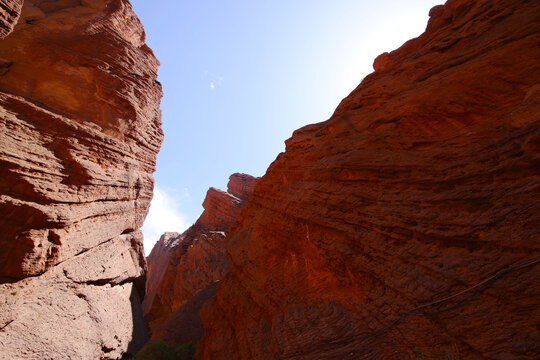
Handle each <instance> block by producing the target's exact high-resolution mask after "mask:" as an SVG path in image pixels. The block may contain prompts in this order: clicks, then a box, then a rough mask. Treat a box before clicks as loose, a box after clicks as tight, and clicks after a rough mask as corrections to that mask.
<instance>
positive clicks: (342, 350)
mask: <svg viewBox="0 0 540 360" xmlns="http://www.w3.org/2000/svg"><path fill="white" fill-rule="evenodd" d="M539 14H540V3H539V2H538V1H533V0H525V1H514V0H484V1H480V0H479V1H470V0H450V1H448V2H447V3H446V4H445V5H444V6H437V7H435V8H433V9H432V10H431V12H430V16H431V18H430V21H429V24H428V26H427V29H426V32H425V33H424V34H422V35H421V36H420V37H418V38H416V39H413V40H411V41H409V42H407V43H405V44H404V45H403V46H402V47H401V48H399V49H398V50H395V51H393V52H391V53H386V54H383V55H381V56H380V57H378V58H377V59H376V60H375V64H374V68H375V70H376V71H375V72H374V73H373V74H371V75H369V76H367V77H366V78H365V79H364V80H363V81H362V83H361V84H360V85H359V86H358V88H356V89H355V90H354V91H353V92H352V93H351V94H350V95H349V96H348V97H347V98H345V99H344V100H343V101H342V102H341V104H340V105H339V106H338V108H337V109H336V111H335V113H334V114H333V115H332V117H331V118H330V119H329V120H328V121H325V122H322V123H318V124H313V125H309V126H306V127H304V128H302V129H300V130H297V131H295V132H294V134H293V136H292V138H290V139H289V140H287V141H286V151H285V153H282V154H280V155H279V156H278V158H277V159H276V160H275V161H274V163H273V164H272V165H271V166H270V168H269V169H268V171H267V173H266V175H265V176H264V177H263V178H261V180H259V182H258V183H257V187H256V189H255V191H254V193H253V195H252V196H251V198H250V200H249V202H248V203H247V204H246V206H245V207H244V209H243V210H242V213H241V214H240V215H239V217H238V219H237V221H236V222H235V224H234V225H233V226H232V228H231V229H230V240H229V246H228V254H229V257H230V260H231V270H230V271H229V273H228V274H227V275H226V276H225V278H224V279H223V280H221V281H220V282H219V284H218V286H217V291H216V295H215V296H214V297H213V298H212V299H211V300H210V301H209V302H208V303H207V304H206V305H205V306H204V307H203V310H202V311H201V317H202V319H203V323H204V328H205V333H204V336H203V338H202V340H201V342H200V343H199V346H198V348H197V356H196V357H197V358H198V359H213V360H217V359H250V360H253V359H370V360H373V359H396V360H397V359H407V358H416V357H417V356H416V355H415V353H414V352H415V349H416V351H417V352H419V353H422V354H425V355H426V356H430V357H433V358H445V356H446V352H447V351H450V352H451V353H452V355H453V356H455V357H456V358H460V359H486V358H489V359H510V358H512V359H514V358H515V359H534V358H536V357H537V356H538V354H539V353H540V347H539V344H540V341H539V339H540V334H539V332H538V328H537V319H538V318H540V306H539V305H540V304H539V302H538V300H539V299H540V292H539V290H540V288H539V287H538V265H537V264H538V263H537V262H535V263H534V264H533V263H530V264H532V265H529V266H527V267H524V268H522V269H521V270H519V271H513V272H507V273H505V275H504V276H496V277H495V279H496V281H489V282H485V283H482V282H483V281H484V280H486V279H490V278H491V279H494V278H493V276H494V275H496V274H498V272H499V271H501V270H503V269H506V268H509V267H512V266H515V265H518V264H522V263H525V262H527V261H529V260H534V259H538V258H540V241H539V240H540V236H539V233H540V231H539V228H538V224H540V218H539V214H540V208H539V204H540V201H539V200H540V196H539V191H538V189H539V185H540V179H539V176H538V175H539V174H538V169H539V159H538V155H539V149H540V147H539V144H540V119H539V117H538V114H540V105H539V104H540V85H539V84H538V79H540V64H539V62H538V59H540V48H539V47H538V44H539V41H540V18H539ZM535 264H536V265H535ZM478 284H484V285H482V286H477V287H476V288H473V290H472V291H471V290H468V291H467V292H465V293H463V294H460V292H461V291H465V290H467V289H469V288H470V287H473V286H476V285H478ZM477 290H481V291H480V292H479V293H475V291H477ZM471 294H473V295H476V296H472V297H471V296H469V295H471ZM454 295H458V296H455V297H452V296H454ZM445 298H447V300H446V301H444V302H441V303H437V304H435V305H431V306H428V307H425V308H422V309H420V310H415V311H413V312H412V313H408V312H409V311H410V310H411V309H415V308H417V307H418V306H420V305H423V304H429V303H432V302H433V301H436V300H439V299H445ZM454 306H455V307H456V308H454ZM445 309H446V310H447V311H442V310H445ZM419 313H421V314H422V315H423V316H419V315H418V314H419ZM403 314H409V315H410V316H407V317H406V318H402V317H401V316H402V315H403ZM396 319H403V320H402V321H401V322H399V323H394V321H395V320H396ZM391 324H394V325H395V326H389V325H391Z"/></svg>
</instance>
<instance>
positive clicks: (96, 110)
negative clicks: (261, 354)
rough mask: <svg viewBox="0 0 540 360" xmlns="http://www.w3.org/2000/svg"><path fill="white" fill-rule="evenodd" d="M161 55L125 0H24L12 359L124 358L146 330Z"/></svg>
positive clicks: (9, 69) (0, 329)
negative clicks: (145, 241)
mask: <svg viewBox="0 0 540 360" xmlns="http://www.w3.org/2000/svg"><path fill="white" fill-rule="evenodd" d="M18 3H21V2H17V1H13V2H12V1H7V2H5V1H3V2H2V5H1V6H0V9H1V11H2V12H7V13H9V12H10V11H11V10H10V9H16V6H12V7H11V8H10V7H9V6H11V5H10V4H15V5H16V4H18ZM6 4H7V6H8V7H6ZM6 9H7V10H6ZM12 13H13V16H14V18H15V17H16V15H15V12H12ZM2 17H3V16H2ZM4 23H8V24H9V23H10V20H9V19H8V21H5V20H4ZM4 23H1V24H0V28H2V31H4V30H3V29H4V28H5V25H4ZM4 33H5V34H7V33H8V31H5V32H3V33H2V34H4ZM158 65H159V63H158V61H157V60H156V58H155V57H154V55H153V53H152V51H151V50H150V49H149V48H148V47H147V46H146V45H145V35H144V31H143V28H142V25H141V24H140V22H139V20H138V19H137V17H136V16H135V14H134V12H133V10H132V8H131V5H130V4H129V2H128V1H127V0H83V1H75V0H73V1H72V0H54V1H44V0H26V1H24V6H23V8H22V12H21V14H20V17H19V20H18V23H17V25H16V26H15V28H14V29H13V31H12V32H11V33H9V35H7V36H6V37H5V38H4V39H2V40H1V41H0V129H1V130H0V144H1V146H0V211H1V212H2V217H1V218H0V226H1V227H2V232H1V234H0V249H1V250H0V280H1V284H0V304H1V307H0V344H1V348H2V350H1V356H0V357H2V358H6V359H7V358H9V359H17V358H32V359H52V358H55V359H59V358H73V359H97V358H103V359H119V358H122V357H123V356H124V355H125V354H126V353H134V352H135V351H137V350H138V348H140V347H141V346H142V344H143V343H144V342H145V341H146V338H147V334H146V331H145V328H144V324H143V320H142V319H143V318H142V311H141V308H140V306H141V304H140V301H141V298H142V296H144V278H145V272H146V262H145V259H144V252H143V249H142V233H141V231H140V230H139V228H140V227H141V225H142V223H143V221H144V218H145V216H146V213H147V211H148V207H149V204H150V200H151V198H152V190H153V177H152V172H153V171H154V170H155V159H156V154H157V152H158V150H159V148H160V146H161V142H162V139H163V133H162V130H161V120H160V116H161V115H160V110H159V102H160V99H161V95H162V92H161V85H160V84H159V83H158V82H157V80H156V79H157V68H158Z"/></svg>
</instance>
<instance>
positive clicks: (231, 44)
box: [132, 0, 442, 254]
mask: <svg viewBox="0 0 540 360" xmlns="http://www.w3.org/2000/svg"><path fill="white" fill-rule="evenodd" d="M440 3H442V0H438V1H435V0H409V1H399V0H378V1H363V0H333V1H329V0H309V1H308V0H288V1H282V0H272V1H264V0H259V1H257V0H255V1H254V0H251V1H243V0H230V1H223V0H221V1H218V0H212V1H210V0H199V1H195V0H192V1H183V0H154V1H148V0H132V4H133V7H134V9H135V12H136V13H137V15H138V16H139V18H140V19H141V21H142V23H143V25H144V27H145V30H146V37H147V44H148V45H149V46H150V47H151V48H152V49H153V50H154V53H155V54H156V56H157V58H158V59H159V61H160V62H161V67H160V70H159V80H160V82H161V83H162V85H163V92H164V97H163V99H162V102H161V109H162V121H163V130H164V132H165V140H164V142H163V146H162V148H161V151H160V153H159V155H158V159H157V171H156V172H155V173H154V177H155V179H156V188H155V195H154V200H153V202H152V206H151V209H150V213H149V215H148V217H147V220H146V222H145V225H144V226H143V232H144V234H145V250H146V252H147V254H148V253H149V252H150V250H151V247H152V246H153V243H154V242H155V241H156V240H157V239H158V238H159V236H160V235H161V233H163V232H164V231H177V232H182V231H184V230H185V229H186V228H187V227H188V226H190V225H191V224H192V223H193V222H194V221H195V220H196V219H197V218H198V217H199V215H200V214H201V212H202V210H203V209H202V206H201V204H202V202H203V200H204V196H205V194H206V191H207V189H208V188H209V187H210V186H213V187H217V188H221V189H226V184H227V181H228V177H229V175H230V174H232V173H234V172H245V173H248V174H251V175H254V176H262V175H264V173H265V171H266V169H267V167H268V166H269V165H270V163H271V162H272V161H273V160H274V159H275V158H276V156H277V155H278V153H279V152H281V151H283V150H284V141H285V140H286V139H287V138H289V137H290V136H291V134H292V132H293V131H294V130H295V129H297V128H299V127H302V126H304V125H307V124H310V123H316V122H320V121H324V120H326V119H328V118H329V117H330V116H331V114H332V113H333V111H334V109H335V108H336V107H337V105H338V104H339V102H340V101H341V99H343V98H344V97H345V96H347V95H348V94H349V93H350V92H351V91H352V90H353V89H354V88H355V87H356V86H357V85H358V84H359V83H360V81H361V79H362V78H363V77H364V76H366V75H367V74H369V73H370V72H372V71H373V69H372V64H373V60H374V58H375V57H376V56H377V55H379V54H381V53H383V52H385V51H391V50H393V49H395V48H397V47H399V46H400V45H401V44H402V43H404V42H405V41H407V40H408V39H411V38H413V37H416V36H418V35H420V34H421V33H422V32H423V31H424V29H425V26H426V24H427V20H428V12H429V9H430V8H431V7H433V6H434V5H437V4H440Z"/></svg>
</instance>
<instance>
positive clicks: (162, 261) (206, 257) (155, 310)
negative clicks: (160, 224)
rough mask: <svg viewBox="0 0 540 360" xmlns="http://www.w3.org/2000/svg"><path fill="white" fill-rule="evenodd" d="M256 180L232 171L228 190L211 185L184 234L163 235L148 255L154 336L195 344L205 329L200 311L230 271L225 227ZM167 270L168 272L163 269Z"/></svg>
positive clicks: (147, 304) (148, 315)
mask: <svg viewBox="0 0 540 360" xmlns="http://www.w3.org/2000/svg"><path fill="white" fill-rule="evenodd" d="M256 181H257V178H254V177H252V176H250V175H246V174H238V173H237V174H233V175H231V176H230V178H229V183H228V186H227V188H228V192H224V191H221V190H217V189H214V188H210V189H209V190H208V192H207V194H206V198H205V199H204V202H203V208H204V212H203V213H202V215H201V216H200V217H199V219H198V220H197V221H196V222H195V224H193V226H191V227H190V228H189V229H188V230H186V231H185V232H184V233H183V234H181V235H177V236H174V235H170V234H165V235H163V236H162V237H161V239H160V240H159V241H158V243H157V244H156V245H155V246H154V248H153V249H152V252H151V253H150V255H149V256H148V259H147V260H148V264H149V265H148V266H149V271H148V281H147V285H146V289H147V292H148V293H149V296H148V297H147V298H146V299H145V301H144V303H143V308H144V312H145V320H146V322H147V324H148V327H149V329H150V331H151V333H152V338H153V339H160V340H166V341H173V342H177V343H180V344H183V343H187V342H194V343H196V342H197V341H198V340H199V339H200V337H201V335H202V333H203V329H202V322H201V320H200V317H199V310H200V308H201V307H202V305H203V304H204V303H205V302H206V300H208V299H209V298H210V297H211V296H212V295H213V294H214V292H215V283H216V281H218V280H219V279H221V278H222V277H223V276H224V275H225V273H226V272H227V271H228V270H229V266H230V265H229V261H228V259H227V255H226V245H227V236H226V233H225V232H226V231H227V229H228V228H229V227H230V226H231V225H232V223H233V222H234V221H235V219H236V217H237V216H238V214H239V213H240V210H241V209H242V207H243V205H244V204H245V202H246V201H247V199H248V198H249V196H250V195H251V193H252V192H253V188H254V186H255V183H256ZM164 268H165V270H164Z"/></svg>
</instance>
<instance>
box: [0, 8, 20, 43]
mask: <svg viewBox="0 0 540 360" xmlns="http://www.w3.org/2000/svg"><path fill="white" fill-rule="evenodd" d="M22 4H23V0H0V39H2V38H4V37H6V36H7V35H8V34H9V33H10V32H11V31H13V27H14V26H15V24H16V23H17V20H18V19H19V15H20V14H21V8H22Z"/></svg>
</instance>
